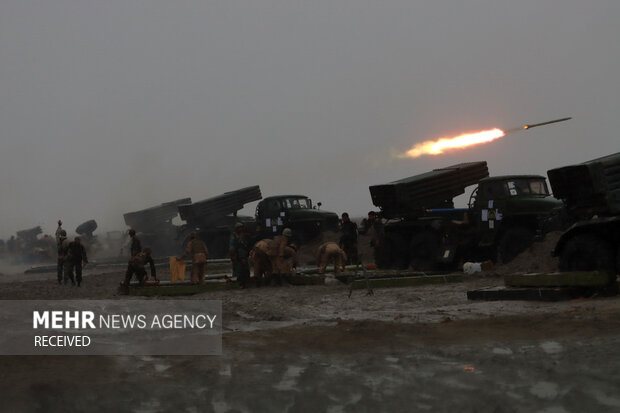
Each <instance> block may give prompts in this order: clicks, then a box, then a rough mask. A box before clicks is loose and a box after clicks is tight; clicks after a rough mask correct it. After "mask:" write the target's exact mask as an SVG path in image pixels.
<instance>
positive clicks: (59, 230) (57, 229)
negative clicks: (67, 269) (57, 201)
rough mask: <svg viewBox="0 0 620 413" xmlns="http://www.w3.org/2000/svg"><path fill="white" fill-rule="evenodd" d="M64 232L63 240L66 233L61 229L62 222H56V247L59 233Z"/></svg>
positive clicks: (58, 241)
mask: <svg viewBox="0 0 620 413" xmlns="http://www.w3.org/2000/svg"><path fill="white" fill-rule="evenodd" d="M63 231H64V232H65V238H66V237H67V232H66V231H65V230H64V229H62V221H61V220H58V228H56V245H58V244H59V243H60V233H61V232H63Z"/></svg>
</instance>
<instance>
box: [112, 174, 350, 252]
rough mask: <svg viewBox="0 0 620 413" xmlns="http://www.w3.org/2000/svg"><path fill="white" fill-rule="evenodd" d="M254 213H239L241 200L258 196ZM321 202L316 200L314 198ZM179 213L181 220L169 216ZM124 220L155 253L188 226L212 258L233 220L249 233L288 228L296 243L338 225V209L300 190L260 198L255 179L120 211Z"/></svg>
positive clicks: (182, 240) (171, 245)
mask: <svg viewBox="0 0 620 413" xmlns="http://www.w3.org/2000/svg"><path fill="white" fill-rule="evenodd" d="M258 200H260V202H259V203H258V205H257V206H256V213H255V216H254V217H250V216H243V215H239V214H238V212H239V211H240V210H241V209H242V208H243V207H244V205H245V204H247V203H250V202H253V201H258ZM318 206H319V207H320V203H319V204H318ZM177 215H178V216H180V218H181V220H183V221H185V224H183V225H175V224H174V223H173V222H172V220H173V219H174V218H176V217H177ZM124 218H125V224H127V225H128V226H129V227H131V228H133V229H134V230H135V231H136V232H138V233H139V234H140V238H141V240H142V243H143V245H150V246H151V247H152V248H153V249H154V250H155V251H158V253H160V254H178V253H179V252H180V251H181V249H182V248H183V247H184V245H185V244H186V242H187V239H188V236H189V234H190V232H192V231H196V232H197V233H198V234H199V236H200V238H201V239H203V240H204V241H205V243H206V244H207V248H208V249H209V255H210V257H212V258H224V257H226V256H227V255H228V242H229V239H230V234H231V232H232V230H233V228H234V226H235V224H236V223H237V222H241V223H243V224H244V225H245V227H246V229H247V230H249V231H250V232H251V233H252V235H256V236H261V237H269V236H273V235H276V234H280V233H281V232H282V230H283V229H284V228H287V227H288V228H291V229H292V230H293V234H294V237H295V238H296V241H297V242H298V243H300V242H304V241H306V240H308V239H311V238H314V237H316V236H317V235H318V234H319V233H320V232H322V231H325V230H333V231H336V230H337V229H338V215H337V214H336V213H334V212H327V211H321V210H319V209H317V208H316V207H315V206H313V204H312V200H311V199H310V198H308V197H307V196H304V195H280V196H271V197H267V198H264V199H263V198H262V194H261V191H260V188H259V186H258V185H255V186H250V187H247V188H242V189H238V190H236V191H230V192H226V193H223V194H221V195H218V196H215V197H212V198H208V199H205V200H202V201H199V202H192V200H191V198H183V199H178V200H176V201H171V202H166V203H163V204H161V205H158V206H155V207H151V208H147V209H143V210H140V211H136V212H129V213H127V214H124Z"/></svg>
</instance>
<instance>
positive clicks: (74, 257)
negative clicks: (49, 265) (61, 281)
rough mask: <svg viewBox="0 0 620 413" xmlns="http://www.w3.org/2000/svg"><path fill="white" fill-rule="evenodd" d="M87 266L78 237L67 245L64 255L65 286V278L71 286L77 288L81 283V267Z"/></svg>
mask: <svg viewBox="0 0 620 413" xmlns="http://www.w3.org/2000/svg"><path fill="white" fill-rule="evenodd" d="M86 264H88V258H86V250H85V249H84V246H83V245H82V243H81V241H80V237H75V239H74V240H73V242H70V243H69V245H67V252H66V255H65V284H66V283H67V277H68V278H69V279H70V280H71V284H72V285H75V281H77V286H78V287H79V286H80V284H81V283H82V265H86ZM74 268H75V280H74V279H73V269H74Z"/></svg>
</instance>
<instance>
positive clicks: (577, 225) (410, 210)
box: [370, 153, 620, 272]
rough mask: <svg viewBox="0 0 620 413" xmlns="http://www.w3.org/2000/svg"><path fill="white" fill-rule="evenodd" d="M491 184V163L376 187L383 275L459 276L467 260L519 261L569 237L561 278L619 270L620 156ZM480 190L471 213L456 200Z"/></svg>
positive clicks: (562, 246) (561, 246) (559, 249)
mask: <svg viewBox="0 0 620 413" xmlns="http://www.w3.org/2000/svg"><path fill="white" fill-rule="evenodd" d="M547 175H548V177H549V182H550V184H551V188H552V190H553V195H554V196H551V194H550V193H549V190H548V187H547V183H546V180H545V177H544V176H540V175H509V176H497V177H489V173H488V169H487V164H486V162H471V163H464V164H458V165H454V166H450V167H447V168H441V169H435V170H433V171H430V172H427V173H424V174H420V175H416V176H412V177H409V178H406V179H402V180H399V181H395V182H391V183H388V184H385V185H375V186H371V187H370V194H371V197H372V201H373V204H374V205H375V206H377V207H379V208H380V210H381V215H382V216H383V218H384V219H386V220H387V222H386V224H385V227H384V230H385V244H384V248H382V249H380V254H379V255H378V256H377V257H376V259H377V261H378V262H377V264H378V265H379V266H383V267H396V268H407V267H409V266H411V267H413V268H414V269H418V270H437V269H455V268H457V267H459V265H460V264H462V261H463V260H478V261H482V260H493V261H501V262H503V263H506V262H509V261H511V260H512V259H514V258H515V257H516V256H517V255H518V254H519V253H520V252H522V251H523V250H525V249H526V248H527V247H528V246H529V245H530V244H531V243H532V242H533V241H534V239H535V238H536V237H540V236H542V235H544V234H545V233H547V232H549V231H552V230H566V231H565V232H564V233H563V234H562V236H561V237H560V239H559V241H558V242H557V245H556V246H555V248H554V250H553V255H554V256H557V257H559V267H560V270H561V271H575V270H577V271H579V270H606V271H611V272H615V271H619V270H620V153H616V154H613V155H609V156H605V157H602V158H598V159H594V160H591V161H588V162H584V163H581V164H577V165H570V166H565V167H561V168H555V169H551V170H549V171H548V172H547ZM474 184H477V187H476V188H475V189H474V191H473V192H472V194H471V196H470V199H469V202H468V207H467V208H454V204H453V198H455V197H456V196H458V195H461V194H464V192H465V188H466V187H468V186H470V185H474Z"/></svg>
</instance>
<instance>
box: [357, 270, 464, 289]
mask: <svg viewBox="0 0 620 413" xmlns="http://www.w3.org/2000/svg"><path fill="white" fill-rule="evenodd" d="M462 281H463V276H462V275H461V274H446V275H422V276H417V277H393V278H369V279H368V280H366V279H360V280H355V281H353V283H352V284H351V289H353V290H357V289H363V288H367V287H368V286H370V288H398V287H410V286H415V285H425V284H444V283H454V282H462Z"/></svg>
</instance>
